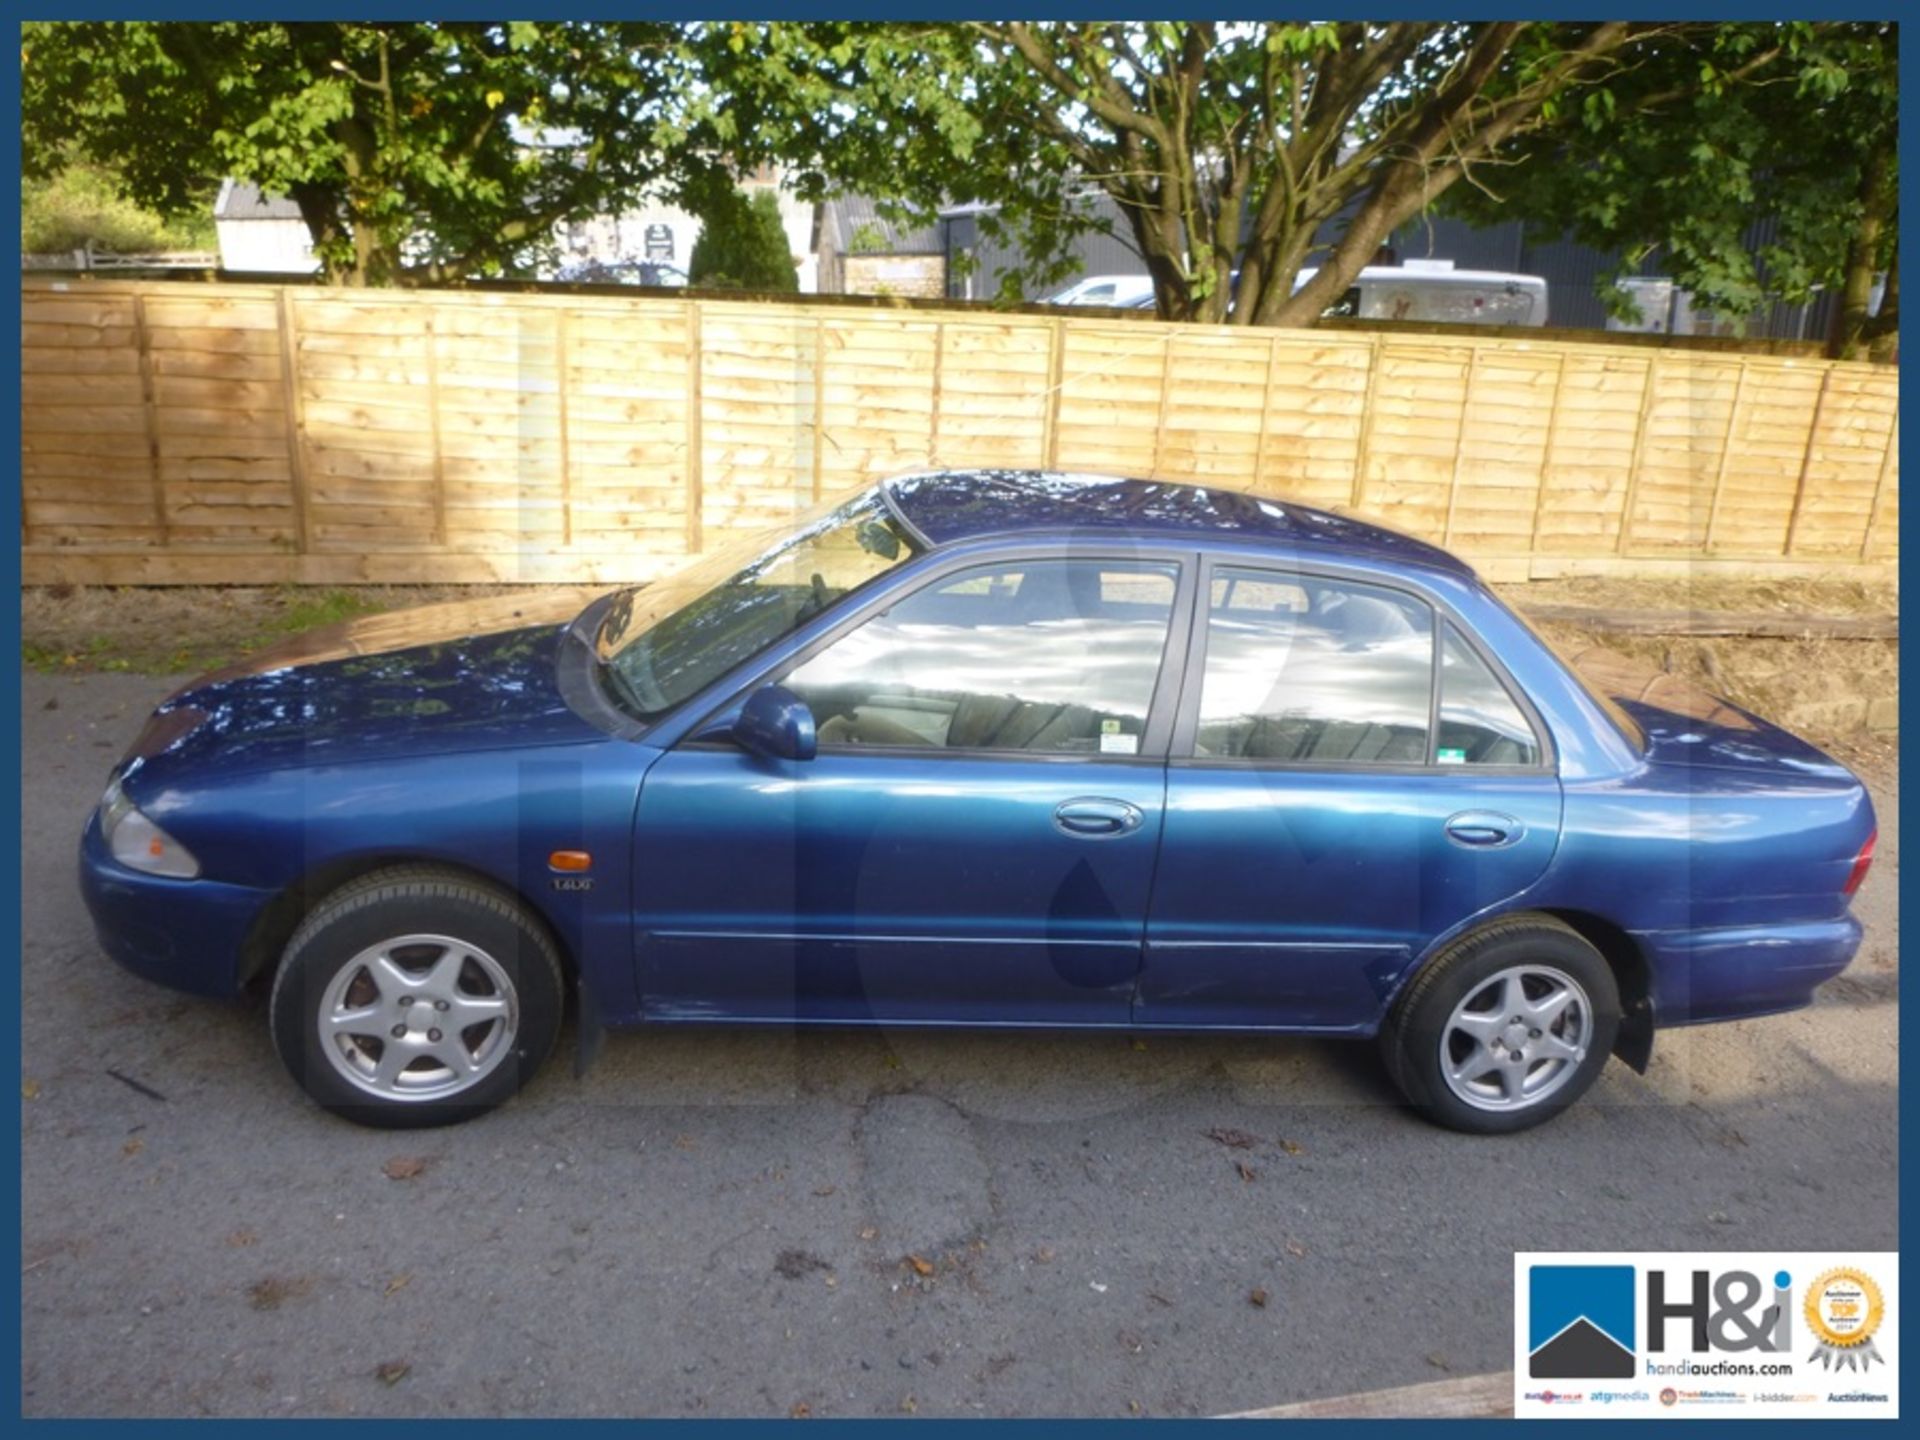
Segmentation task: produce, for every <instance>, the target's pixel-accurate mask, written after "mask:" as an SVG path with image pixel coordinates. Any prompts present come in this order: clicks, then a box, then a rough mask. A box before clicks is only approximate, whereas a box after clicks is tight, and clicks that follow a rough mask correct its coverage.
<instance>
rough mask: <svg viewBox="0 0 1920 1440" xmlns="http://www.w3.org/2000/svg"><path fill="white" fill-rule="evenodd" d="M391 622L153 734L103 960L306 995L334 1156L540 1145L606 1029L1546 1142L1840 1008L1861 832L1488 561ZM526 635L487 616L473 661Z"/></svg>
mask: <svg viewBox="0 0 1920 1440" xmlns="http://www.w3.org/2000/svg"><path fill="white" fill-rule="evenodd" d="M582 603H584V608H583V609H579V613H578V614H572V615H570V616H542V615H540V614H539V613H537V612H535V611H533V610H530V609H528V608H526V602H522V601H515V600H508V601H504V602H500V601H495V602H487V603H483V604H480V605H477V606H476V605H471V604H468V605H459V606H454V607H450V608H447V609H440V610H423V611H418V612H410V613H407V614H403V615H401V616H397V617H394V616H382V617H374V618H373V619H370V620H365V621H359V622H353V623H352V624H351V625H350V626H349V627H347V628H346V629H337V630H335V631H332V632H316V633H315V634H314V635H313V636H310V637H303V639H302V640H300V641H296V642H294V643H293V644H292V645H291V646H290V647H285V648H282V649H280V650H276V651H269V652H265V653H263V654H262V655H260V656H257V657H255V658H254V659H253V660H251V661H250V662H247V663H245V664H243V665H241V666H239V667H236V668H234V669H232V670H229V671H225V672H217V673H215V674H213V675H209V676H204V677H202V678H200V679H199V680H196V681H194V682H193V683H191V684H189V685H187V686H186V687H185V688H183V689H182V690H180V691H179V692H177V693H176V694H174V695H173V696H172V697H170V698H169V699H168V700H167V701H166V702H165V703H164V704H162V705H161V706H160V708H159V709H158V710H157V711H156V712H155V713H154V715H153V717H152V719H151V720H150V721H149V722H148V724H147V726H146V728H145V730H144V732H143V733H142V734H141V735H140V737H139V738H138V740H137V741H136V742H135V743H134V745H133V747H132V748H131V749H130V750H129V751H128V753H127V755H126V756H125V758H124V759H123V760H122V761H121V762H120V764H119V765H118V766H117V767H116V769H115V770H114V772H113V775H112V778H111V781H110V783H109V785H108V787H107V791H106V794H105V796H104V798H103V799H102V800H101V802H100V805H99V808H98V811H97V813H96V814H95V815H94V816H93V818H92V820H91V822H90V823H89V824H88V826H87V828H86V834H85V837H84V840H83V842H82V846H81V855H80V873H81V881H82V885H83V887H84V890H85V894H86V899H87V903H88V905H89V907H90V909H91V911H92V914H93V917H94V920H95V922H96V925H97V928H98V931H99V936H100V940H101V943H102V945H103V946H104V948H105V949H106V951H107V952H108V954H110V955H111V956H113V957H114V958H115V959H116V960H118V961H119V962H120V963H121V964H123V965H124V966H126V967H127V968H128V969H130V970H133V971H135V972H136V973H138V974H140V975H143V976H146V977H148V978H150V979H153V980H157V981H160V982H162V983H164V984H167V985H172V986H177V987H179V988H181V989H185V990H189V991H195V992H199V993H203V994H208V995H232V994H234V993H236V992H238V991H239V990H241V989H242V988H243V987H245V986H248V985H251V984H260V985H265V986H268V987H270V992H271V1000H270V1003H269V1006H268V1011H269V1016H270V1024H271V1028H272V1032H273V1039H274V1043H275V1045H276V1048H277V1049H278V1051H279V1053H280V1055H281V1057H282V1058H283V1059H284V1061H285V1063H286V1065H287V1067H288V1069H289V1070H290V1071H291V1072H292V1074H293V1076H294V1078H295V1079H296V1080H297V1081H298V1082H299V1083H300V1084H301V1085H303V1086H304V1087H305V1088H306V1090H307V1091H308V1093H309V1094H311V1095H312V1097H313V1098H314V1099H315V1100H317V1101H318V1102H319V1103H320V1104H321V1105H323V1106H325V1107H327V1108H328V1109H331V1110H334V1111H337V1112H339V1113H341V1114H344V1115H347V1116H349V1117H352V1118H354V1119H357V1120H360V1121H363V1122H366V1123H369V1124H375V1125H386V1126H413V1125H431V1124H439V1123H444V1122H448V1121H452V1120H458V1119H463V1118H465V1117H468V1116H471V1115H474V1114H477V1113H479V1112H480V1111H483V1110H485V1109H487V1108H488V1107H490V1106H493V1105H496V1104H498V1103H500V1102H501V1101H503V1100H505V1099H507V1098H508V1097H509V1096H511V1095H512V1094H514V1093H515V1092H516V1091H517V1090H518V1089H519V1088H520V1087H521V1086H522V1085H524V1084H525V1083H526V1082H527V1081H528V1079H529V1078H530V1077H531V1076H532V1075H533V1073H534V1072H535V1070H536V1069H537V1068H538V1067H539V1066H540V1064H541V1062H542V1061H543V1060H545V1059H546V1058H547V1057H548V1055H549V1053H550V1052H551V1051H552V1049H553V1048H554V1045H555V1039H556V1035H557V1033H558V1031H559V1029H560V1023H561V1018H562V1013H563V1011H564V1010H565V1008H566V1005H567V1003H568V1001H569V997H570V996H571V997H577V1003H578V1006H579V1011H580V1016H581V1027H580V1028H581V1032H582V1034H583V1036H585V1037H587V1041H586V1042H583V1043H589V1042H591V1040H592V1039H593V1038H594V1037H596V1036H597V1035H598V1034H599V1032H600V1029H601V1027H603V1026H629V1025H652V1024H667V1023H680V1024H774V1025H797V1024H815V1023H819V1024H834V1025H846V1024H863V1025H899V1026H907V1025H949V1026H951V1025H962V1026H966V1025H974V1026H1079V1027H1104V1028H1110V1029H1119V1030H1130V1031H1149V1030H1156V1029H1159V1030H1172V1031H1199V1030H1231V1031H1244V1032H1271V1033H1289V1034H1311V1035H1325V1036H1345V1037H1355V1038H1377V1039H1378V1041H1379V1043H1380V1046H1381V1048H1382V1051H1383V1052H1384V1056H1385V1061H1386V1065H1387V1068H1388V1070H1389V1072H1390V1073H1391V1075H1392V1076H1393V1078H1394V1080H1395V1081H1396V1082H1397V1083H1398V1085H1399V1086H1400V1088H1401V1089H1402V1090H1403V1091H1404V1092H1405V1094H1406V1095H1407V1097H1408V1098H1409V1100H1410V1101H1411V1102H1412V1103H1413V1105H1414V1106H1416V1107H1417V1108H1418V1109H1419V1110H1420V1111H1422V1112H1423V1113H1425V1114H1426V1115H1428V1116H1430V1117H1431V1118H1433V1119H1435V1120H1437V1121H1439V1122H1441V1123H1443V1124H1446V1125H1450V1126H1453V1127H1456V1128H1458V1129H1462V1130H1468V1131H1479V1132H1499V1131H1512V1130H1518V1129H1521V1128H1523V1127H1526V1126H1529V1125H1533V1124H1536V1123H1538V1122H1540V1121H1542V1120H1544V1119H1546V1118H1548V1117H1550V1116H1552V1115H1554V1114H1555V1113H1557V1112H1558V1111H1560V1110H1561V1109H1563V1108H1565V1107H1566V1106H1567V1105H1569V1104H1570V1103H1571V1102H1572V1101H1573V1100H1574V1099H1575V1098H1577V1097H1578V1096H1579V1095H1580V1094H1581V1093H1582V1092H1583V1091H1584V1090H1586V1088H1587V1087H1588V1086H1589V1085H1590V1084H1591V1083H1592V1082H1593V1080H1594V1077H1595V1075H1596V1074H1597V1073H1598V1071H1599V1070H1600V1069H1601V1067H1602V1066H1604V1065H1605V1063H1606V1061H1607V1058H1608V1056H1609V1055H1618V1056H1620V1057H1621V1058H1622V1059H1623V1060H1624V1061H1625V1062H1626V1063H1627V1064H1628V1065H1630V1066H1633V1067H1634V1068H1636V1069H1640V1070H1644V1069H1645V1067H1646V1064H1647V1061H1648V1058H1649V1055H1650V1053H1651V1049H1652V1044H1653V1033H1654V1031H1655V1029H1656V1028H1658V1027H1661V1026H1669V1025H1686V1024H1692V1023H1695V1022H1700V1021H1710V1020H1732V1019H1738V1018H1742V1017H1747V1016H1754V1015H1763V1014H1767V1013H1769V1012H1775V1011H1783V1010H1791V1009H1794V1008H1797V1007H1799V1006H1803V1005H1806V1004H1807V1003H1808V1002H1809V1000H1810V999H1811V996H1812V993H1813V990H1814V988H1815V987H1816V986H1818V985H1819V984H1820V983H1821V982H1822V981H1824V980H1826V979H1828V978H1830V977H1831V976H1833V975H1835V974H1836V973H1838V972H1839V971H1840V970H1841V969H1842V968H1843V967H1844V966H1845V965H1846V964H1847V962H1848V961H1849V960H1850V959H1851V958H1852V956H1853V954H1854V951H1855V949H1856V947H1857V946H1858V944H1859V940H1860V933H1861V932H1860V924H1859V922H1858V921H1857V920H1856V919H1855V918H1854V917H1853V916H1852V915H1851V914H1850V913H1849V904H1850V898H1851V896H1852V895H1853V893H1854V891H1855V889H1856V888H1857V887H1858V886H1859V884H1860V882H1861V880H1862V878H1863V877H1864V875H1865V873H1866V870H1867V867H1868V864H1869V862H1870V860H1871V857H1872V854H1873V842H1874V833H1875V830H1874V815H1873V808H1872V805H1871V803H1870V802H1869V800H1868V797H1867V793H1866V791H1865V789H1864V788H1863V787H1862V786H1861V784H1860V782H1859V781H1858V780H1857V779H1856V778H1855V777H1854V776H1853V775H1852V774H1850V773H1849V772H1848V771H1847V770H1846V769H1844V768H1843V767H1842V766H1840V765H1839V764H1836V763H1835V762H1834V761H1833V760H1831V759H1829V758H1828V757H1827V756H1825V755H1823V754H1822V753H1820V752H1819V751H1818V750H1816V749H1814V748H1813V747H1812V746H1810V745H1808V744H1806V743H1805V742H1803V741H1801V740H1798V739H1796V738H1795V737H1793V736H1792V735H1789V734H1787V733H1785V732H1783V731H1782V730H1779V729H1777V728H1775V727H1774V726H1772V725H1769V724H1767V723H1766V722H1765V721H1762V720H1760V719H1758V718H1756V717H1755V716H1753V715H1751V714H1748V713H1746V712H1744V711H1742V710H1739V709H1737V708H1735V707H1733V706H1732V705H1729V704H1727V703H1725V702H1722V701H1718V700H1715V699H1713V698H1711V697H1709V696H1706V695H1703V694H1700V693H1698V692H1696V691H1693V690H1690V689H1688V688H1686V687H1684V686H1681V685H1680V684H1678V682H1676V681H1675V680H1673V678H1672V677H1665V676H1661V675H1658V674H1653V673H1640V672H1637V671H1635V670H1634V669H1633V667H1632V666H1631V665H1630V664H1627V663H1625V662H1622V661H1620V660H1619V658H1618V657H1610V656H1608V655H1607V654H1605V653H1604V652H1596V653H1591V654H1589V655H1587V656H1584V657H1581V658H1580V659H1579V661H1578V663H1569V662H1568V661H1566V660H1564V659H1562V658H1561V657H1560V656H1559V655H1557V654H1556V653H1555V651H1554V650H1552V649H1551V648H1549V646H1548V645H1547V644H1545V643H1544V642H1543V641H1542V640H1541V638H1540V637H1539V636H1538V635H1536V634H1535V633H1534V632H1533V631H1532V630H1531V629H1530V628H1529V627H1528V626H1527V625H1526V623H1525V622H1523V621H1522V620H1521V619H1520V618H1519V617H1517V616H1516V615H1515V614H1514V613H1513V612H1512V611H1511V610H1510V609H1508V608H1507V607H1506V606H1505V605H1504V604H1503V603H1502V602H1501V601H1500V600H1499V599H1498V598H1497V597H1496V596H1495V595H1494V594H1493V593H1492V592H1491V591H1490V590H1489V589H1488V588H1487V587H1486V586H1485V585H1484V584H1482V583H1481V582H1480V581H1479V580H1478V579H1477V578H1476V577H1475V575H1474V574H1473V572H1472V571H1471V570H1470V569H1468V567H1467V566H1465V565H1464V564H1462V563H1461V562H1460V561H1458V560H1456V559H1454V558H1452V557H1451V556H1449V555H1447V554H1446V553H1445V552H1443V551H1441V550H1438V549H1435V548H1433V547H1432V546H1429V545H1426V544H1423V543H1421V542H1419V541H1416V540H1413V539H1410V538H1407V537H1405V536H1402V535H1399V534H1395V533H1393V532H1391V531H1388V530H1384V529H1380V528H1377V527H1375V526H1371V525H1366V524H1361V523H1359V522H1357V521H1355V520H1351V519H1347V518H1342V517H1339V516H1336V515H1332V514H1327V513H1323V512H1320V511H1316V510H1311V509H1306V508H1303V507H1301V506H1298V505H1293V504H1288V503H1284V502H1281V501H1277V500H1267V499H1259V498H1254V497H1250V496H1246V495H1241V494H1236V493H1231V492H1227V491H1221V490H1212V489H1201V488H1194V487H1189V486H1181V485H1173V484H1163V483H1158V482H1148V481H1139V480H1124V479H1113V478H1108V477H1102V476H1082V475H1063V474H1053V473H1030V472H1009V471H968V472H953V473H939V474H926V475H915V476H910V477H906V478H903V479H899V480H895V481H892V482H889V483H887V484H883V485H880V486H877V487H875V488H872V489H869V490H867V491H865V492H864V493H861V494H858V495H856V496H854V497H853V498H852V499H848V500H845V501H842V502H839V503H835V504H832V505H829V506H826V507H823V508H821V509H819V510H817V511H815V512H813V513H812V514H810V515H808V516H805V517H803V518H802V519H801V520H800V521H799V522H797V523H796V524H794V525H791V526H788V527H785V528H784V529H782V530H781V531H780V532H778V533H776V534H773V535H769V536H763V537H760V538H757V539H755V540H752V541H748V542H745V543H743V544H739V545H736V546H733V547H731V548H728V549H725V550H722V551H720V552H718V553H714V554H711V555H709V556H707V557H705V558H704V559H702V560H701V561H699V562H697V563H695V564H694V565H692V566H691V567H690V568H687V569H685V570H682V571H680V572H679V573H676V574H674V575H672V576H670V577H668V578H666V579H663V580H660V581H657V582H656V583H654V584H652V585H648V586H643V587H639V588H633V589H625V590H620V591H616V592H613V593H608V594H603V595H600V596H598V597H597V598H593V599H592V600H591V601H590V603H587V602H585V601H582V600H576V601H575V602H574V605H573V606H572V607H570V608H578V607H579V605H581V604H582ZM489 605H491V609H492V613H491V614H490V615H489V614H488V613H486V612H487V611H488V609H489Z"/></svg>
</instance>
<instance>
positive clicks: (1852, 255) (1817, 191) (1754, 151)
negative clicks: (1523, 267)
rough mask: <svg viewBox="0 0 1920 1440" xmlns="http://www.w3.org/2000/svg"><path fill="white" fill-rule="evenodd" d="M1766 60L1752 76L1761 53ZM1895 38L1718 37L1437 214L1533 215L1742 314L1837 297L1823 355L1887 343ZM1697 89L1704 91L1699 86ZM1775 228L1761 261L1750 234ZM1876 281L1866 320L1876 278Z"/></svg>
mask: <svg viewBox="0 0 1920 1440" xmlns="http://www.w3.org/2000/svg"><path fill="white" fill-rule="evenodd" d="M1768 55H1772V56H1774V57H1775V58H1773V59H1771V60H1769V62H1768V63H1767V64H1766V65H1765V66H1763V67H1762V68H1761V69H1760V70H1758V71H1755V70H1752V69H1751V67H1752V65H1753V64H1754V61H1755V59H1756V57H1762V56H1768ZM1898 62H1899V55H1898V27H1897V26H1895V25H1893V24H1891V23H1882V22H1869V23H1857V24H1855V23H1848V24H1834V25H1824V26H1817V27H1816V26H1813V25H1808V24H1793V25H1778V26H1758V25H1728V26H1724V27H1721V29H1720V30H1719V31H1718V32H1717V33H1716V34H1715V36H1714V37H1713V39H1712V41H1711V42H1710V43H1709V44H1706V45H1703V46H1700V47H1697V48H1696V50H1695V51H1693V52H1682V51H1677V50H1676V51H1669V52H1666V53H1663V54H1660V55H1658V56H1656V57H1654V59H1652V60H1651V61H1650V62H1649V63H1647V64H1644V65H1642V66H1639V67H1638V68H1636V69H1633V70H1630V71H1626V72H1623V73H1622V74H1620V75H1617V76H1615V77H1612V78H1610V79H1609V80H1608V81H1607V82H1606V83H1605V84H1604V85H1603V86H1599V87H1596V88H1595V89H1594V90H1592V91H1591V92H1589V93H1588V94H1587V95H1585V96H1584V97H1582V100H1581V104H1580V109H1579V112H1578V117H1577V123H1574V124H1570V125H1567V126H1564V127H1561V128H1558V129H1556V130H1553V131H1550V132H1545V133H1541V134H1537V135H1535V136H1533V137H1531V138H1530V139H1529V140H1527V141H1525V142H1523V143H1522V144H1520V145H1518V146H1516V147H1514V148H1513V150H1512V152H1511V153H1510V154H1509V155H1508V156H1506V157H1505V158H1504V163H1503V165H1502V166H1501V167H1500V168H1499V169H1498V170H1494V169H1491V168H1489V169H1488V170H1487V171H1486V172H1484V174H1483V180H1484V184H1483V185H1482V186H1480V187H1477V188H1476V187H1468V186H1462V187H1460V188H1459V189H1457V190H1456V191H1454V192H1453V193H1452V194H1450V195H1449V196H1448V197H1447V199H1446V201H1445V202H1444V208H1446V209H1448V210H1450V211H1452V212H1453V213H1455V214H1458V215H1462V216H1464V217H1466V218H1468V219H1471V220H1476V221H1483V222H1484V221H1490V220H1495V219H1511V218H1514V217H1515V216H1519V217H1521V218H1524V219H1526V220H1527V221H1528V222H1529V226H1530V228H1531V229H1533V230H1534V231H1536V232H1537V233H1543V234H1546V235H1550V236H1552V237H1554V238H1558V237H1559V236H1561V235H1563V234H1567V233H1571V234H1572V235H1574V236H1575V237H1576V238H1578V239H1580V240H1583V241H1585V242H1587V243H1588V244H1591V245H1594V246H1596V247H1599V248H1601V249H1606V250H1611V251H1615V252H1617V253H1619V254H1620V255H1621V256H1622V263H1621V266H1620V267H1619V268H1618V269H1617V270H1616V271H1614V272H1611V273H1608V274H1606V275H1603V276H1602V277H1600V284H1601V294H1602V295H1603V297H1606V298H1608V299H1609V300H1618V299H1619V298H1621V297H1620V295H1619V292H1618V291H1616V290H1615V289H1614V287H1613V280H1614V279H1615V278H1616V276H1617V274H1618V273H1619V271H1620V270H1625V269H1630V268H1636V267H1638V266H1640V265H1641V264H1642V263H1643V262H1645V261H1646V260H1647V259H1649V258H1650V257H1654V256H1657V261H1658V265H1659V268H1660V270H1661V271H1662V272H1663V273H1665V274H1668V275H1671V276H1672V277H1673V279H1674V280H1675V281H1676V283H1678V284H1679V285H1681V286H1683V287H1684V288H1686V289H1687V290H1689V291H1691V292H1692V293H1693V295H1694V297H1695V299H1696V300H1697V301H1698V302H1699V303H1701V304H1702V305H1703V306H1704V307H1705V308H1707V309H1710V310H1713V311H1716V312H1718V313H1721V314H1726V315H1736V316H1744V315H1749V314H1751V313H1753V311H1755V310H1756V309H1758V308H1759V307H1760V306H1761V305H1763V304H1765V303H1767V302H1769V301H1776V300H1777V301H1785V302H1787V303H1790V304H1797V303H1802V302H1805V301H1807V300H1809V299H1811V298H1812V297H1813V295H1814V294H1815V292H1816V291H1818V290H1820V289H1821V288H1823V287H1824V288H1831V289H1834V290H1837V291H1838V293H1839V296H1840V303H1839V305H1838V307H1837V311H1836V317H1835V318H1836V326H1835V332H1834V334H1833V336H1832V337H1831V348H1832V351H1833V353H1835V354H1837V355H1844V356H1851V355H1853V354H1855V353H1857V352H1858V351H1859V350H1860V349H1861V348H1862V347H1863V346H1890V345H1891V344H1892V342H1893V341H1895V340H1896V339H1897V336H1898V325H1899V266H1898V251H1899V208H1898V201H1899V197H1898V184H1897V181H1898V137H1899V81H1898V74H1897V70H1898ZM1702 77H1705V78H1706V83H1705V84H1700V83H1690V82H1697V81H1698V80H1699V79H1700V78H1702ZM1760 220H1765V221H1768V222H1770V223H1769V225H1768V226H1767V230H1766V232H1765V233H1766V236H1767V238H1766V241H1765V244H1764V245H1762V246H1761V247H1760V249H1759V252H1758V255H1757V256H1756V255H1755V253H1754V251H1753V250H1752V249H1750V248H1749V246H1748V244H1747V236H1748V233H1749V231H1750V230H1751V229H1752V227H1753V225H1754V223H1755V222H1756V221H1760ZM1882 272H1885V273H1886V274H1887V277H1888V278H1887V288H1886V296H1885V299H1884V300H1883V302H1882V304H1881V307H1880V312H1879V314H1878V315H1877V316H1870V315H1869V314H1868V309H1869V305H1868V301H1869V297H1870V295H1871V292H1872V289H1873V285H1874V280H1875V277H1876V276H1877V275H1878V274H1880V273H1882Z"/></svg>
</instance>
